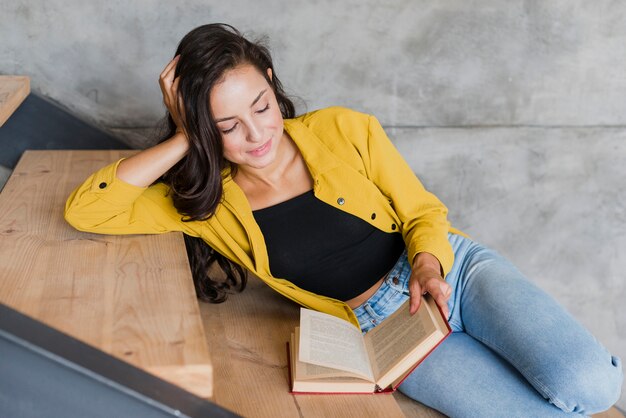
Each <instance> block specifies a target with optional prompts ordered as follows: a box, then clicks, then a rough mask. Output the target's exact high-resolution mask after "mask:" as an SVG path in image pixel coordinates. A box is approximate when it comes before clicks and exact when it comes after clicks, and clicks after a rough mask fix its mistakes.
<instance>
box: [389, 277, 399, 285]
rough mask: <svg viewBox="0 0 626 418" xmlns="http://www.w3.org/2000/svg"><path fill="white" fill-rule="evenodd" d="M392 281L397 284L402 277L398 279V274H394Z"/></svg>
mask: <svg viewBox="0 0 626 418" xmlns="http://www.w3.org/2000/svg"><path fill="white" fill-rule="evenodd" d="M391 281H392V282H393V284H396V285H397V284H398V283H400V279H398V276H394V278H393V279H391Z"/></svg>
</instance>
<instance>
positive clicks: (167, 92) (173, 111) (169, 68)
mask: <svg viewBox="0 0 626 418" xmlns="http://www.w3.org/2000/svg"><path fill="white" fill-rule="evenodd" d="M179 58H180V55H176V57H174V59H173V60H171V61H170V62H169V63H168V64H167V65H166V66H165V68H164V69H163V71H162V72H161V75H160V76H159V86H160V87H161V93H162V94H163V103H164V104H165V107H166V108H167V111H168V112H170V115H171V116H172V119H173V120H174V123H175V124H176V132H182V133H183V134H184V135H185V137H187V133H186V132H185V127H184V126H185V125H184V123H183V122H184V120H185V114H184V113H182V114H181V112H184V106H183V102H182V98H181V97H180V96H179V95H178V82H179V80H180V77H176V78H174V75H175V73H176V65H177V64H178V59H179Z"/></svg>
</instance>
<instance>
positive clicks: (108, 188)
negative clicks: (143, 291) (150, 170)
mask: <svg viewBox="0 0 626 418" xmlns="http://www.w3.org/2000/svg"><path fill="white" fill-rule="evenodd" d="M122 160H123V159H120V160H119V161H117V162H115V163H113V164H110V165H108V166H106V167H104V168H102V169H100V170H98V171H96V172H95V173H94V174H92V175H91V176H90V177H89V178H87V180H85V181H84V182H83V184H81V185H80V186H78V188H76V190H74V191H73V192H72V194H71V195H70V196H69V198H68V199H67V202H66V203H65V220H66V221H67V222H68V223H69V224H70V225H72V226H73V227H74V228H76V229H78V230H80V231H86V232H95V233H99V234H159V233H164V232H169V231H183V232H185V233H187V234H189V235H193V236H198V233H197V232H196V230H197V229H198V228H197V225H194V224H195V223H194V222H182V220H181V218H182V216H181V215H180V214H179V213H178V212H177V211H176V208H175V207H174V205H173V203H172V199H171V197H170V196H168V193H167V192H168V187H167V186H166V185H164V184H160V183H159V184H155V185H152V186H150V187H138V186H134V185H132V184H129V183H126V182H124V181H123V180H121V179H119V178H117V176H116V172H117V167H118V165H119V163H120V162H121V161H122ZM194 226H196V227H195V228H194Z"/></svg>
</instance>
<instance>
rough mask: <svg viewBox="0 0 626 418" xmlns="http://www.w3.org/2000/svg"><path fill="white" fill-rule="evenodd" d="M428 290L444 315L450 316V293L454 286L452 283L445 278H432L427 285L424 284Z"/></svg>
mask: <svg viewBox="0 0 626 418" xmlns="http://www.w3.org/2000/svg"><path fill="white" fill-rule="evenodd" d="M424 288H425V289H426V292H427V293H429V294H430V295H431V296H432V297H433V299H434V300H435V303H437V306H439V309H441V312H442V313H443V315H444V316H445V317H446V318H447V317H448V313H449V312H448V299H450V295H451V294H452V288H451V287H450V285H449V284H448V283H446V282H444V281H443V280H430V281H429V282H428V283H427V284H426V286H424Z"/></svg>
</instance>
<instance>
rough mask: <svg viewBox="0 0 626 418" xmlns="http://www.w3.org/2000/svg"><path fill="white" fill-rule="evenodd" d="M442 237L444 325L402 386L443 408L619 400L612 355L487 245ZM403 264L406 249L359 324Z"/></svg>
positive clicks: (557, 407) (501, 412)
mask: <svg viewBox="0 0 626 418" xmlns="http://www.w3.org/2000/svg"><path fill="white" fill-rule="evenodd" d="M449 241H450V244H451V245H452V248H453V249H454V254H455V261H454V265H453V267H452V270H451V271H450V273H449V274H448V275H447V276H446V281H447V282H448V283H449V284H450V286H451V287H452V295H451V297H450V300H449V302H448V307H449V309H450V318H449V322H450V327H451V328H452V331H453V333H452V334H451V335H450V336H449V337H448V338H447V339H446V340H445V341H444V342H443V343H442V344H441V345H440V346H439V347H438V348H437V349H436V350H435V351H434V352H433V353H432V354H431V355H430V356H429V357H428V358H426V360H424V361H423V362H422V364H420V365H419V366H418V367H417V368H416V369H415V370H414V371H413V372H412V373H411V374H410V375H409V376H408V377H407V379H406V380H405V381H404V382H403V383H402V384H401V385H400V387H399V390H400V391H401V392H402V393H404V394H405V395H407V396H409V397H411V398H413V399H415V400H417V401H419V402H421V403H423V404H425V405H428V406H430V407H432V408H434V409H436V410H438V411H440V412H442V413H444V414H446V415H448V416H452V417H481V418H484V417H561V416H563V417H565V416H570V417H571V416H580V415H584V414H593V413H596V412H599V411H603V410H606V409H608V408H610V407H611V405H613V404H614V403H615V402H616V401H617V400H618V398H619V396H620V391H621V384H622V380H623V372H622V368H621V363H620V359H619V358H617V357H613V356H611V355H610V354H609V353H608V351H607V350H606V349H605V348H604V347H603V346H602V345H600V343H598V341H596V340H595V338H594V337H593V336H592V335H591V334H590V333H589V332H588V331H587V330H585V329H584V328H583V327H582V326H581V325H580V324H579V323H578V322H577V321H576V320H575V319H574V318H573V317H572V316H571V315H570V314H568V313H567V312H566V311H565V310H564V309H563V307H561V306H560V305H559V304H558V303H557V302H556V301H555V300H554V299H552V298H551V297H550V296H548V295H547V294H546V293H544V292H543V291H542V290H540V289H539V288H538V287H537V286H535V285H533V284H532V283H531V282H529V281H528V280H527V279H526V278H525V277H524V276H523V275H522V274H521V273H520V272H519V271H518V270H517V269H516V268H515V267H514V266H513V265H511V263H509V262H508V261H507V260H506V259H504V258H503V257H501V256H500V255H498V254H497V253H496V252H495V251H493V250H490V249H488V248H485V247H483V246H481V245H480V244H478V243H476V242H474V241H472V240H470V239H467V238H464V237H462V236H460V235H455V234H449ZM410 273H411V268H410V265H409V263H408V260H407V256H406V253H405V254H403V255H402V256H401V257H400V259H399V260H398V262H397V263H396V265H395V266H394V267H393V269H392V271H391V272H390V273H389V274H388V276H387V277H386V279H385V281H384V283H383V284H382V286H381V287H380V288H379V289H378V291H377V292H376V293H375V294H374V295H373V296H372V297H371V298H370V299H369V300H368V301H366V302H365V303H364V304H363V305H361V306H359V307H358V308H357V309H355V310H354V312H355V314H356V315H357V318H358V319H359V322H360V324H361V328H362V330H363V331H364V332H367V331H368V330H370V329H371V328H373V327H374V326H376V325H377V324H378V323H379V322H380V321H382V320H383V319H384V318H385V317H386V316H387V315H389V314H390V313H392V312H394V311H395V310H396V309H397V308H398V307H399V306H400V305H401V304H402V303H403V302H404V301H405V300H406V299H407V297H408V296H406V293H408V280H409V276H410Z"/></svg>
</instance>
